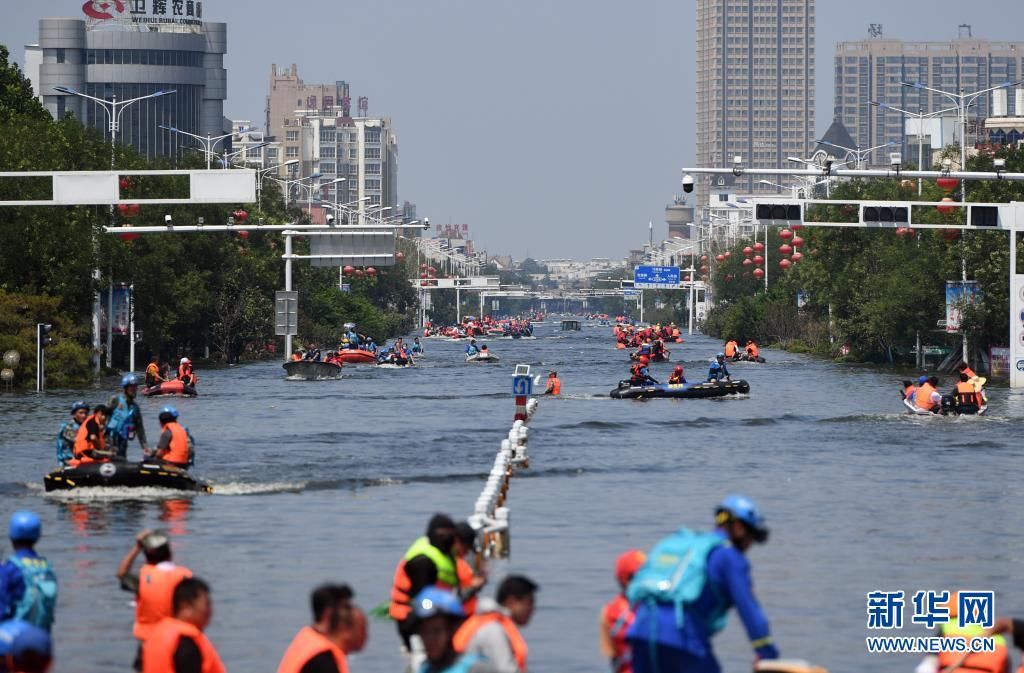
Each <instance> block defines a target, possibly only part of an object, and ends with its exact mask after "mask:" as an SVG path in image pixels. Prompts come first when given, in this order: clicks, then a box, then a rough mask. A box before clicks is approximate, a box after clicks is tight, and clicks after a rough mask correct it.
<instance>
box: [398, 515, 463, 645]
mask: <svg viewBox="0 0 1024 673" xmlns="http://www.w3.org/2000/svg"><path fill="white" fill-rule="evenodd" d="M454 544H455V522H454V521H452V518H451V517H450V516H448V515H447V514H435V515H434V516H433V517H431V519H430V522H429V523H428V524H427V532H426V535H424V536H423V537H420V538H417V539H416V541H415V542H413V543H412V546H410V547H409V549H408V550H407V551H406V552H405V555H404V556H403V557H402V560H400V561H399V562H398V567H397V568H396V569H395V578H394V583H393V585H392V587H391V606H390V607H389V608H388V614H390V615H391V618H392V619H394V620H395V623H396V624H397V625H398V635H399V637H401V639H402V642H403V643H404V644H405V647H406V648H407V649H409V650H410V651H411V643H410V641H409V638H410V637H411V636H412V635H413V634H414V633H415V628H416V625H415V623H414V621H415V620H413V619H411V617H412V607H411V605H412V599H413V597H415V596H416V595H418V594H419V593H420V592H421V591H422V590H423V589H424V588H425V587H429V586H437V587H440V588H442V589H447V590H449V591H454V592H458V590H459V577H458V572H457V570H456V563H455V558H454V557H453V556H452V548H453V546H454Z"/></svg>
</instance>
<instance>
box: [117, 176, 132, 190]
mask: <svg viewBox="0 0 1024 673" xmlns="http://www.w3.org/2000/svg"><path fill="white" fill-rule="evenodd" d="M118 184H119V185H120V186H121V189H131V188H132V181H131V180H130V179H129V178H121V180H120V182H118Z"/></svg>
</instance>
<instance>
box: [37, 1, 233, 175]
mask: <svg viewBox="0 0 1024 673" xmlns="http://www.w3.org/2000/svg"><path fill="white" fill-rule="evenodd" d="M76 4H77V3H76ZM82 11H83V12H84V14H83V16H82V18H72V19H63V18H47V19H41V20H40V21H39V44H38V45H30V46H29V47H27V49H26V59H25V62H26V67H27V69H28V70H29V72H28V74H29V78H30V79H31V80H32V82H33V84H34V85H35V86H36V94H37V95H39V96H40V98H41V99H42V102H43V105H44V106H45V107H46V109H47V110H49V112H50V114H52V115H53V116H54V117H55V118H61V117H63V116H64V115H65V114H67V113H72V114H74V116H75V117H76V118H77V119H79V120H81V121H82V122H83V123H84V124H86V125H88V126H93V127H95V128H97V129H99V130H100V131H102V132H103V133H104V134H106V135H107V136H108V137H109V136H110V129H109V120H108V115H107V112H106V110H105V107H104V106H102V105H100V104H99V103H96V102H93V101H89V100H87V99H84V98H82V97H79V96H76V95H73V94H65V93H60V92H58V91H56V90H55V89H54V87H66V88H68V89H72V90H75V91H79V92H81V93H83V94H86V95H88V96H93V97H95V98H100V99H103V100H107V101H111V100H113V99H114V98H115V97H116V98H117V100H120V101H124V100H127V99H130V98H138V97H141V96H147V95H149V94H153V93H156V92H158V91H170V90H173V91H174V92H175V93H174V94H171V95H166V96H161V97H158V98H152V99H148V100H143V101H139V102H138V103H135V104H133V105H130V106H127V107H125V108H124V112H123V114H122V115H121V117H120V120H119V121H120V124H119V130H118V141H119V142H121V143H123V144H126V145H131V146H132V147H134V148H135V149H136V150H138V151H139V152H140V153H141V154H143V155H145V156H147V157H150V158H153V157H157V156H177V155H178V154H179V153H180V152H181V151H182V150H183V149H184V148H187V147H190V146H193V145H194V141H192V140H190V139H188V138H186V137H184V136H180V135H179V134H175V133H172V132H169V131H166V130H163V129H161V128H160V126H170V127H175V128H179V129H181V130H183V131H187V132H189V133H194V134H197V135H207V134H210V135H221V134H222V133H224V132H225V128H224V127H225V122H224V100H225V99H226V98H227V71H226V70H225V69H224V54H226V53H227V24H224V23H214V22H208V21H204V20H203V2H201V1H200V0H192V1H191V2H188V1H185V0H183V1H182V2H166V3H158V2H153V3H147V2H145V1H144V0H134V1H130V2H122V3H109V2H86V3H85V5H84V6H83V7H82Z"/></svg>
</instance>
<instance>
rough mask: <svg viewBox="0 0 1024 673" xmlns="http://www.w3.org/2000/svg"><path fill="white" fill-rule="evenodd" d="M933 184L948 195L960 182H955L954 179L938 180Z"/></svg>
mask: <svg viewBox="0 0 1024 673" xmlns="http://www.w3.org/2000/svg"><path fill="white" fill-rule="evenodd" d="M935 184H937V185H938V186H939V189H941V190H942V191H944V192H946V193H947V194H948V193H949V192H951V191H953V190H954V189H956V188H957V185H959V184H960V181H959V180H957V179H956V178H938V179H937V180H936V181H935ZM943 200H945V199H943Z"/></svg>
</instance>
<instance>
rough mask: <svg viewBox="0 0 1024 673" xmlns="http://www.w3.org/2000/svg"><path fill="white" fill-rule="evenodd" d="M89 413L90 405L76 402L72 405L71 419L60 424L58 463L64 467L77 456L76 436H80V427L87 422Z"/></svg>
mask: <svg viewBox="0 0 1024 673" xmlns="http://www.w3.org/2000/svg"><path fill="white" fill-rule="evenodd" d="M88 415H89V405H88V404H86V403H85V402H75V403H74V404H72V405H71V420H70V421H66V422H65V423H64V424H63V425H61V426H60V430H59V431H58V432H57V463H58V464H59V465H61V466H62V467H63V466H64V465H67V464H68V463H70V462H71V459H72V458H74V457H75V437H77V436H78V429H79V428H80V427H82V423H85V419H86V417H87V416H88Z"/></svg>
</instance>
